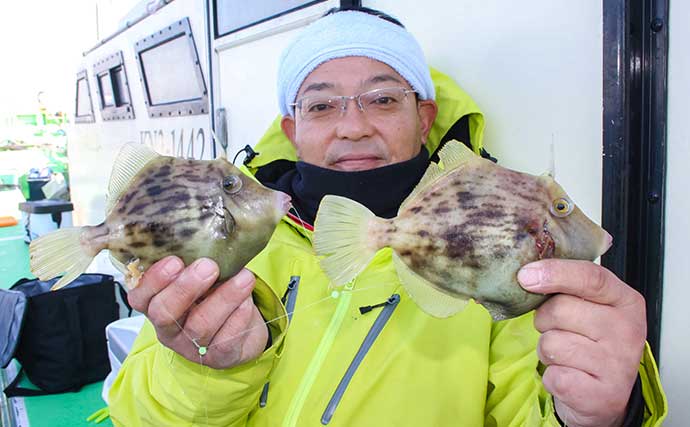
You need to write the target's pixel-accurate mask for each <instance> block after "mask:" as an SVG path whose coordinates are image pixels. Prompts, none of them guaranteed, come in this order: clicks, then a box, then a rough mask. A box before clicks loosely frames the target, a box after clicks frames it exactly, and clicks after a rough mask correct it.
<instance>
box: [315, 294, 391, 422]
mask: <svg viewBox="0 0 690 427" xmlns="http://www.w3.org/2000/svg"><path fill="white" fill-rule="evenodd" d="M399 302H400V295H398V294H393V295H391V296H390V298H388V300H387V301H386V302H385V303H382V304H377V305H373V306H366V307H360V312H361V313H362V314H364V313H368V312H369V311H371V310H372V309H373V308H376V307H381V306H383V310H381V313H379V316H378V317H377V318H376V320H375V321H374V324H373V325H372V326H371V329H369V333H368V334H367V336H366V337H365V338H364V341H363V342H362V345H361V346H360V347H359V350H358V351H357V354H355V357H354V359H352V362H351V363H350V366H349V367H348V368H347V371H345V375H344V376H343V378H342V379H341V380H340V384H338V387H337V388H336V389H335V392H334V393H333V396H332V397H331V400H330V401H329V402H328V405H327V406H326V410H325V411H324V412H323V415H322V416H321V424H323V425H327V424H328V423H329V422H331V419H332V418H333V414H334V413H335V410H336V408H337V407H338V404H339V403H340V400H341V399H342V398H343V395H344V394H345V390H346V389H347V386H348V385H349V384H350V381H351V380H352V377H353V376H354V375H355V371H357V368H358V367H359V365H360V364H361V363H362V360H364V356H366V355H367V353H368V352H369V349H371V346H372V345H373V344H374V341H376V338H377V337H378V336H379V334H380V333H381V331H382V330H383V327H384V326H386V323H387V322H388V319H390V317H391V315H392V314H393V310H395V308H396V307H397V306H398V303H399Z"/></svg>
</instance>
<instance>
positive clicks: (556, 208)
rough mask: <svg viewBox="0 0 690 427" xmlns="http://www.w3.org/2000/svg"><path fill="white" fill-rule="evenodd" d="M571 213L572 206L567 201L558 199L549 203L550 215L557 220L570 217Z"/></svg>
mask: <svg viewBox="0 0 690 427" xmlns="http://www.w3.org/2000/svg"><path fill="white" fill-rule="evenodd" d="M572 211H573V204H572V202H570V200H568V199H564V198H559V199H556V200H554V201H553V203H551V213H552V214H554V215H555V216H557V217H559V218H563V217H566V216H568V215H570V213H571V212H572Z"/></svg>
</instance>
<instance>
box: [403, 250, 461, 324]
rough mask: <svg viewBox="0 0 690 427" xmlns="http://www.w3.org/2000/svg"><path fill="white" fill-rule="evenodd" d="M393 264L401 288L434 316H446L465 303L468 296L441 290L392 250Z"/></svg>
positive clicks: (426, 311)
mask: <svg viewBox="0 0 690 427" xmlns="http://www.w3.org/2000/svg"><path fill="white" fill-rule="evenodd" d="M393 265H394V266H395V270H396V271H397V273H398V278H399V279H400V283H402V286H403V288H405V291H407V293H408V294H409V295H410V298H412V301H414V302H415V304H417V306H419V308H420V309H422V311H423V312H425V313H427V314H429V315H431V316H434V317H439V318H446V317H450V316H452V315H454V314H455V313H457V312H459V311H461V310H462V309H464V308H465V306H466V305H467V302H468V301H469V298H468V299H462V298H456V297H452V296H450V295H448V294H446V293H444V292H441V291H440V290H438V289H437V288H436V285H434V284H433V283H431V282H429V281H428V280H426V279H424V278H423V277H421V276H419V275H418V274H417V273H415V272H414V271H412V270H410V268H409V267H408V266H407V265H406V264H405V263H404V262H403V260H402V259H400V257H399V256H398V254H396V253H395V252H393Z"/></svg>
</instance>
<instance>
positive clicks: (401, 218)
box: [369, 161, 603, 319]
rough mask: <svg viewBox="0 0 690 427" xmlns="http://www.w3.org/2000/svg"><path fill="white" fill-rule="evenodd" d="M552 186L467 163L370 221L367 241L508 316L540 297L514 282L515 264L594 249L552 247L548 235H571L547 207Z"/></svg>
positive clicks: (554, 193) (449, 289)
mask: <svg viewBox="0 0 690 427" xmlns="http://www.w3.org/2000/svg"><path fill="white" fill-rule="evenodd" d="M488 167H491V169H492V170H491V173H490V174H487V173H486V172H487V171H486V169H487V168H488ZM556 186H558V185H557V184H556V183H555V181H553V180H552V179H550V178H547V177H535V176H532V175H528V174H524V173H520V172H516V171H513V170H509V169H505V168H500V167H498V166H493V167H492V166H491V165H488V164H487V162H484V161H482V162H472V163H470V164H468V165H465V166H464V167H463V168H461V169H458V170H457V171H453V172H450V173H449V174H448V175H447V176H445V177H443V178H441V179H440V180H438V181H436V182H435V183H434V184H433V185H432V186H430V187H429V188H427V189H425V190H424V191H422V192H421V193H420V194H419V195H418V197H416V198H415V199H414V200H413V201H411V203H409V204H408V205H406V206H405V207H404V209H403V210H402V211H401V212H399V215H398V216H397V217H395V218H393V219H391V220H382V219H377V220H375V221H373V222H372V224H371V225H370V229H369V232H370V233H371V235H372V240H371V241H370V244H371V245H372V246H373V247H377V248H378V247H383V246H390V247H392V248H393V250H395V252H396V253H397V254H398V255H399V256H400V257H401V258H402V260H403V261H404V263H405V264H407V265H408V266H409V267H410V268H411V269H412V270H413V271H415V272H416V273H417V274H419V275H420V276H422V277H423V278H425V279H426V280H428V281H429V282H431V283H433V284H434V285H436V286H437V288H438V289H439V290H441V291H443V292H446V293H448V294H450V295H456V296H460V297H465V298H467V297H473V298H475V299H476V300H478V301H479V302H481V303H482V304H484V305H485V306H487V308H490V310H491V311H492V314H494V316H495V317H496V318H499V319H500V318H506V317H513V316H515V315H517V314H521V313H524V312H526V311H528V310H529V309H531V308H534V307H535V306H537V305H539V303H541V302H542V301H543V300H544V299H545V298H546V297H545V296H543V295H538V294H533V293H529V292H526V291H524V290H523V289H522V288H521V287H520V286H518V285H517V281H516V278H515V275H516V272H517V270H518V269H519V267H520V266H522V265H525V264H527V263H529V262H531V261H535V260H538V259H542V258H550V257H554V256H567V257H569V258H582V259H593V258H595V257H596V256H597V255H598V254H597V253H595V251H585V252H586V253H585V254H578V253H573V252H570V253H569V252H568V251H567V249H568V248H567V246H568V245H567V244H565V243H564V244H563V248H562V249H564V250H565V253H562V252H563V251H561V252H558V249H559V248H558V246H556V245H555V242H554V238H553V236H552V233H555V234H557V235H559V237H561V239H560V240H561V241H562V242H566V241H567V240H568V239H569V238H570V237H571V236H569V235H568V232H564V231H563V229H561V227H560V226H559V225H558V224H557V223H558V221H561V222H566V221H568V220H569V219H566V218H560V219H557V220H556V221H554V219H553V218H552V215H551V214H550V212H549V208H550V205H551V203H552V201H553V200H554V199H555V198H557V197H559V194H558V193H559V192H560V195H565V193H563V192H562V190H560V187H559V186H558V188H556ZM575 209H577V208H575ZM573 214H574V215H573V218H574V220H575V222H577V221H580V220H582V219H583V218H584V219H585V220H586V217H585V216H584V215H583V214H582V213H581V212H580V211H579V210H577V211H576V212H573ZM587 221H589V220H587ZM592 225H594V224H592ZM583 227H584V226H583ZM602 232H603V230H602ZM585 237H589V234H588V235H587V236H585ZM599 240H601V239H599ZM599 240H597V243H598V242H599ZM590 246H591V245H590ZM557 252H558V253H557ZM507 283H513V284H514V285H512V286H506V285H504V284H507Z"/></svg>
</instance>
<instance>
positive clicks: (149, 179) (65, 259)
mask: <svg viewBox="0 0 690 427" xmlns="http://www.w3.org/2000/svg"><path fill="white" fill-rule="evenodd" d="M289 208H290V197H289V196H288V195H286V194H284V193H282V192H279V191H274V190H271V189H268V188H265V187H264V186H262V185H261V184H259V183H258V182H256V181H255V180H253V179H252V178H250V177H248V176H246V175H244V174H243V173H242V172H241V171H240V170H239V169H238V168H236V167H235V166H233V165H232V164H231V163H230V162H228V161H227V160H225V159H224V158H218V159H216V160H190V159H182V158H176V157H169V156H161V155H158V154H157V153H155V152H154V151H152V150H150V149H148V148H147V147H146V146H144V145H139V144H126V145H125V146H124V147H123V149H122V150H121V152H120V154H119V155H118V157H117V159H116V161H115V164H114V166H113V173H112V175H111V181H110V186H109V191H108V199H107V214H106V217H105V220H104V221H103V223H101V224H99V225H96V226H85V227H75V228H65V229H60V230H56V231H54V232H52V233H49V234H46V235H44V236H41V237H39V238H38V239H36V240H34V241H32V242H31V245H30V248H29V254H30V266H31V271H32V272H33V273H34V274H35V275H36V276H37V277H38V278H39V279H41V280H47V279H50V278H53V277H55V276H58V275H60V274H64V276H63V277H62V278H61V279H60V280H59V281H58V282H57V283H56V284H55V286H54V287H53V288H54V289H59V288H60V287H63V286H65V285H67V284H68V283H69V282H71V281H72V280H74V279H75V278H76V277H77V276H78V275H79V274H81V273H83V272H84V270H85V269H86V268H87V267H88V265H89V264H90V263H91V261H92V260H93V258H94V257H95V256H96V254H98V253H99V252H100V251H102V250H104V249H107V250H109V251H110V257H111V260H112V261H113V264H114V265H115V266H116V267H117V268H118V269H120V270H121V271H122V272H123V273H125V276H126V277H127V278H128V279H132V280H130V287H131V286H135V285H136V283H137V281H136V279H137V278H138V275H140V273H141V272H143V271H145V270H146V269H147V268H148V267H149V266H150V265H152V264H153V263H154V262H156V261H158V260H160V259H162V258H164V257H166V256H168V255H177V256H179V257H180V258H181V259H182V260H183V261H184V263H185V264H187V265H188V264H190V263H191V262H193V261H194V260H195V259H197V258H200V257H208V258H211V259H213V260H214V261H215V262H216V263H217V264H218V266H219V269H220V277H219V280H223V279H225V278H228V277H231V276H233V275H234V274H236V273H238V272H239V271H240V270H241V269H242V267H244V266H245V265H246V264H247V262H248V261H250V260H251V259H252V258H253V257H254V256H256V254H258V253H259V252H260V251H261V250H262V249H263V248H264V247H265V246H266V244H267V243H268V240H269V238H270V237H271V235H272V234H273V231H274V229H275V227H276V225H277V223H278V222H279V221H280V219H281V218H282V217H283V215H284V214H285V213H286V212H287V210H288V209H289Z"/></svg>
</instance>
